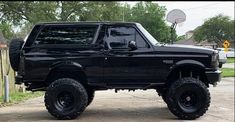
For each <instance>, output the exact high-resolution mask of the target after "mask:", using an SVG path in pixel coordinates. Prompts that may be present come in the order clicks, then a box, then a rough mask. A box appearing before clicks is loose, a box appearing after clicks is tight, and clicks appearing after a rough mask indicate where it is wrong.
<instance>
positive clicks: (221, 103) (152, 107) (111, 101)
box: [0, 78, 234, 122]
mask: <svg viewBox="0 0 235 122" xmlns="http://www.w3.org/2000/svg"><path fill="white" fill-rule="evenodd" d="M210 92H211V106H210V107H209V110H208V111H207V113H206V114H205V115H204V116H202V117H201V118H199V119H196V120H193V121H200V122H209V121H210V122H215V121H216V122H217V121H220V122H221V121H223V122H234V78H223V79H222V81H221V82H220V83H219V84H218V86H217V87H213V86H210ZM78 120H79V122H156V121H167V122H168V121H181V120H178V119H177V118H176V117H175V116H174V115H173V114H171V113H170V111H169V110H168V108H167V106H166V104H165V103H164V102H163V100H162V99H161V97H158V95H157V93H156V92H155V91H154V90H147V91H141V90H138V91H135V92H128V91H120V92H118V93H115V92H114V90H108V91H98V92H96V96H95V99H94V101H93V103H92V104H91V105H90V106H89V107H87V109H86V110H85V111H84V113H83V114H82V115H81V116H80V117H79V118H77V119H76V120H73V121H78ZM0 121H12V122H13V121H14V122H15V121H45V122H48V121H57V120H56V119H55V118H54V117H52V116H51V115H50V114H49V113H48V112H47V110H46V109H45V107H44V102H43V97H39V98H35V99H31V100H28V101H26V102H24V103H20V104H17V105H13V106H8V107H3V108H0Z"/></svg>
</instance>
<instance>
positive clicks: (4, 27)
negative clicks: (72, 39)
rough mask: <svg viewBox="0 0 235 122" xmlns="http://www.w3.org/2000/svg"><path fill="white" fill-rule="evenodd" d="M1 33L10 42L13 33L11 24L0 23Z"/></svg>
mask: <svg viewBox="0 0 235 122" xmlns="http://www.w3.org/2000/svg"><path fill="white" fill-rule="evenodd" d="M0 31H1V32H2V34H3V35H4V37H5V38H6V39H8V40H10V39H12V37H13V31H12V26H11V24H9V23H7V22H0Z"/></svg>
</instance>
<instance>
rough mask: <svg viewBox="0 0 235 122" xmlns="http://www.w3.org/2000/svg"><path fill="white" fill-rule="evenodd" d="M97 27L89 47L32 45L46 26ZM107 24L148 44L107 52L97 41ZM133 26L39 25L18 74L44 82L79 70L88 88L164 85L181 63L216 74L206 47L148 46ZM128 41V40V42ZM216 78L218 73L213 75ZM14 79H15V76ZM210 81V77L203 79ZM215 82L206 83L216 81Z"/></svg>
mask: <svg viewBox="0 0 235 122" xmlns="http://www.w3.org/2000/svg"><path fill="white" fill-rule="evenodd" d="M89 24H91V25H95V26H98V28H97V30H96V31H97V33H96V34H95V35H94V41H93V42H92V44H89V45H77V44H49V45H47V44H42V45H32V44H33V42H34V40H35V39H36V38H37V35H38V33H40V30H41V29H43V28H44V27H48V26H51V25H53V26H65V27H66V26H67V27H70V26H73V25H78V26H79V25H89ZM110 25H115V26H124V27H126V26H127V27H133V28H135V29H136V32H138V33H139V34H140V35H141V36H142V38H143V39H144V40H145V41H146V43H147V44H148V45H149V47H148V48H147V47H146V48H137V49H136V50H130V49H128V48H126V49H109V48H107V47H105V45H102V44H104V43H103V42H102V41H103V38H101V40H98V41H101V43H100V42H99V44H97V38H98V36H99V32H101V27H103V29H104V32H106V30H105V29H106V27H108V26H110ZM140 30H141V29H139V27H138V26H137V23H41V24H38V25H36V26H35V27H34V29H33V30H32V32H31V34H30V35H29V38H28V40H27V41H26V43H25V45H24V47H23V48H22V54H21V62H20V65H21V69H20V71H19V72H18V75H19V76H22V78H21V80H22V82H25V83H27V84H28V83H31V84H34V83H45V82H47V81H46V79H47V78H48V75H49V74H50V73H52V71H55V70H56V69H60V70H63V71H80V72H83V73H84V74H85V76H86V80H87V81H86V82H87V83H88V84H90V85H91V86H97V85H100V86H103V87H108V88H119V87H120V88H144V87H146V86H147V85H151V84H159V85H162V84H164V83H165V82H166V80H167V76H168V75H169V74H170V72H171V71H172V70H173V68H175V67H177V66H180V65H182V64H193V65H197V66H199V67H202V68H204V69H205V71H207V70H208V71H212V72H213V71H216V70H217V69H216V68H217V67H212V66H211V62H212V56H213V55H215V51H214V50H211V49H206V48H199V47H195V46H185V45H161V44H156V45H154V44H152V43H151V41H149V40H148V38H147V37H145V35H144V34H143V33H142V31H140ZM105 35H106V34H104V37H105ZM129 41H132V40H129ZM217 75H220V74H217ZM19 76H17V77H19ZM207 79H208V80H210V78H209V77H208V78H207ZM217 80H218V79H214V81H212V82H211V81H210V83H213V82H217Z"/></svg>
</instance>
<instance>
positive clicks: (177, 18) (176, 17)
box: [166, 9, 186, 24]
mask: <svg viewBox="0 0 235 122" xmlns="http://www.w3.org/2000/svg"><path fill="white" fill-rule="evenodd" d="M166 20H167V21H168V22H170V23H175V24H178V23H182V22H184V21H185V20H186V15H185V13H184V12H183V11H182V10H180V9H173V10H171V11H170V12H169V13H168V14H167V17H166Z"/></svg>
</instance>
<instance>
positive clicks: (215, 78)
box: [206, 70, 222, 85]
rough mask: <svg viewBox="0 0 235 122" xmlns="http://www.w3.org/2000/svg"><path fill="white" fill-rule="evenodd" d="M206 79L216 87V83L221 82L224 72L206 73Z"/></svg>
mask: <svg viewBox="0 0 235 122" xmlns="http://www.w3.org/2000/svg"><path fill="white" fill-rule="evenodd" d="M206 77H207V80H208V81H209V83H210V84H213V85H216V83H217V82H219V81H220V80H221V77H222V71H220V70H215V71H206Z"/></svg>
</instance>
